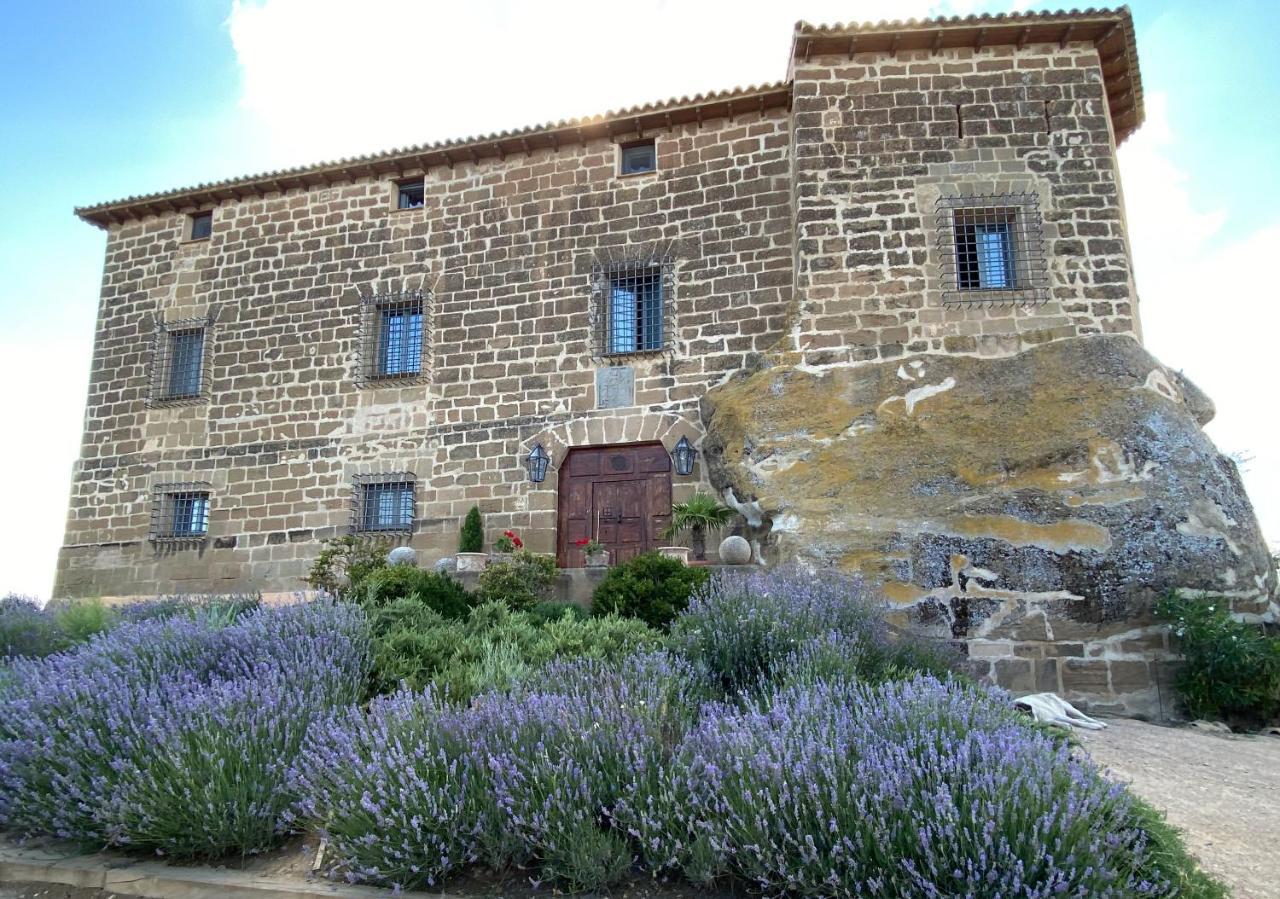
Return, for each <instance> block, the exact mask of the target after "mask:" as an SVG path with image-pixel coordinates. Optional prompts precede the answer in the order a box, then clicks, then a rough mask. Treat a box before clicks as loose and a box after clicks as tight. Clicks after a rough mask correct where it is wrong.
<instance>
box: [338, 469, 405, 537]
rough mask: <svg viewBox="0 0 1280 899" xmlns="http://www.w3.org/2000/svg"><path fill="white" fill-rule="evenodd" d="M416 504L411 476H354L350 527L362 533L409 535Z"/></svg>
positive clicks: (403, 473) (399, 474)
mask: <svg viewBox="0 0 1280 899" xmlns="http://www.w3.org/2000/svg"><path fill="white" fill-rule="evenodd" d="M415 502H416V491H415V481H414V477H413V475H412V474H409V473H408V472H398V473H395V474H376V475H357V476H356V479H355V491H354V503H353V506H352V518H351V526H352V529H353V530H354V531H356V532H357V533H364V534H409V533H412V532H413V520H414V514H415V509H414V505H415Z"/></svg>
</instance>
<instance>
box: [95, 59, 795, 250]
mask: <svg viewBox="0 0 1280 899" xmlns="http://www.w3.org/2000/svg"><path fill="white" fill-rule="evenodd" d="M790 97H791V83H790V82H789V81H776V82H773V83H769V84H760V85H750V86H748V87H739V88H732V89H728V90H722V91H710V92H708V93H702V94H695V95H694V96H684V97H678V98H672V99H669V100H663V101H658V102H650V103H644V104H641V105H638V106H630V107H626V108H624V109H619V110H609V111H607V112H605V113H603V114H601V115H596V116H588V117H585V118H578V119H562V120H560V121H558V122H547V123H543V124H538V125H530V126H528V127H525V128H518V129H514V130H508V131H500V132H495V133H491V134H484V135H477V136H473V137H463V138H455V139H451V140H446V141H438V142H435V143H430V144H421V145H417V146H411V147H401V148H396V149H392V150H386V151H383V152H379V153H372V154H368V155H364V156H354V157H344V158H341V159H337V160H330V161H326V162H319V163H314V164H311V165H303V166H296V167H293V168H287V169H278V170H274V171H269V172H261V173H259V174H255V175H246V176H241V177H237V178H227V179H224V180H221V181H209V182H202V183H200V184H196V185H193V186H190V187H182V188H177V189H174V190H168V191H160V192H157V193H151V194H142V195H137V196H130V197H124V198H123V199H119V200H112V201H110V202H106V203H97V204H94V205H92V206H82V207H79V208H77V209H76V210H75V213H76V215H77V216H79V217H80V218H81V219H83V220H84V221H87V222H90V223H91V224H94V225H97V226H98V227H107V226H109V225H111V224H114V223H117V222H121V221H127V220H130V219H136V218H140V217H142V216H145V215H151V214H155V213H159V212H177V211H179V210H181V209H184V208H188V209H189V208H199V207H201V206H204V205H212V204H214V203H217V202H221V201H225V200H233V199H234V200H239V199H244V198H245V197H250V196H258V195H261V194H264V193H269V192H271V191H278V190H287V189H290V188H294V187H304V186H311V185H313V184H325V183H335V182H339V181H346V180H351V179H352V178H356V177H362V176H368V175H387V174H397V173H400V172H408V171H416V170H422V171H425V170H427V169H428V168H431V167H434V166H440V165H445V166H448V165H456V164H458V163H460V162H474V161H478V160H479V159H482V158H488V157H492V156H499V157H505V156H506V155H508V154H512V153H521V152H525V153H527V152H530V151H532V150H535V149H543V148H547V147H550V148H559V147H561V146H565V145H567V144H572V143H582V142H584V141H587V140H595V139H597V138H600V137H609V138H612V137H614V136H617V135H626V134H633V133H644V132H645V131H650V130H657V129H658V128H662V127H671V126H672V125H675V124H681V123H684V122H690V121H698V122H702V121H706V120H710V119H715V118H724V117H731V116H734V115H742V114H743V113H746V112H750V111H752V110H756V109H758V110H760V111H764V110H766V109H773V108H777V107H780V106H785V105H787V104H788V103H789V102H790Z"/></svg>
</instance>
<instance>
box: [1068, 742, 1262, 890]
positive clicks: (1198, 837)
mask: <svg viewBox="0 0 1280 899" xmlns="http://www.w3.org/2000/svg"><path fill="white" fill-rule="evenodd" d="M1108 724H1110V725H1111V726H1110V727H1108V728H1107V729H1106V730H1101V731H1077V733H1078V734H1079V735H1080V742H1081V743H1082V744H1083V745H1084V746H1085V747H1086V748H1087V749H1088V750H1089V752H1090V753H1091V754H1092V755H1093V758H1094V760H1095V761H1097V762H1098V763H1099V764H1100V765H1104V766H1105V767H1107V768H1109V769H1110V770H1111V773H1112V776H1113V777H1115V778H1117V779H1118V780H1121V781H1124V782H1127V783H1132V785H1133V789H1134V792H1136V793H1138V794H1139V795H1140V796H1142V797H1143V798H1144V799H1146V800H1147V801H1148V802H1150V803H1151V804H1152V805H1154V806H1155V807H1156V808H1158V809H1160V810H1161V811H1163V812H1165V813H1167V814H1168V816H1169V822H1170V823H1171V824H1173V825H1174V826H1175V827H1178V828H1180V829H1181V830H1183V831H1184V833H1185V836H1186V841H1187V847H1188V848H1189V849H1190V850H1191V852H1192V854H1194V855H1195V856H1196V858H1198V859H1199V860H1200V863H1201V864H1202V865H1203V866H1204V868H1205V870H1207V871H1209V872H1211V873H1212V874H1214V875H1215V876H1217V877H1218V878H1220V879H1221V880H1222V881H1223V882H1225V883H1227V884H1229V885H1230V886H1231V887H1233V888H1234V890H1235V895H1236V899H1266V897H1280V851H1278V850H1280V845H1278V843H1280V737H1273V736H1243V735H1235V734H1216V733H1210V732H1206V731H1202V730H1197V729H1194V728H1190V727H1176V728H1175V727H1158V726H1156V725H1152V724H1145V723H1143V722H1141V721H1127V720H1109V721H1108Z"/></svg>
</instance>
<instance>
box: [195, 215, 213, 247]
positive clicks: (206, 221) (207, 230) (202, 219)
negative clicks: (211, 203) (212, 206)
mask: <svg viewBox="0 0 1280 899" xmlns="http://www.w3.org/2000/svg"><path fill="white" fill-rule="evenodd" d="M211 234H213V212H212V211H209V212H197V213H195V214H194V215H192V216H191V239H192V240H207V239H208V238H209V236H210V235H211Z"/></svg>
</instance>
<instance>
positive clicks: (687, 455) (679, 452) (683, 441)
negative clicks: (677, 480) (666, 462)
mask: <svg viewBox="0 0 1280 899" xmlns="http://www.w3.org/2000/svg"><path fill="white" fill-rule="evenodd" d="M697 458H698V451H697V450H696V449H694V448H693V444H691V443H690V442H689V438H688V437H681V438H680V440H679V442H678V443H676V448H675V449H673V450H672V451H671V460H672V461H673V462H674V463H675V466H676V474H678V475H680V476H681V477H687V476H689V475H691V474H693V463H694V461H695V460H696V459H697Z"/></svg>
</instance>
